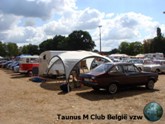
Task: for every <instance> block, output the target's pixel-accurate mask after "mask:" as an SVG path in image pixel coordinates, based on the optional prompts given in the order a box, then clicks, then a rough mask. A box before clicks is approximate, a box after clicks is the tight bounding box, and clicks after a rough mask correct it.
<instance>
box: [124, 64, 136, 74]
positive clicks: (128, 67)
mask: <svg viewBox="0 0 165 124" xmlns="http://www.w3.org/2000/svg"><path fill="white" fill-rule="evenodd" d="M123 68H124V72H126V73H131V72H139V70H138V69H137V68H136V67H135V66H134V65H124V66H123Z"/></svg>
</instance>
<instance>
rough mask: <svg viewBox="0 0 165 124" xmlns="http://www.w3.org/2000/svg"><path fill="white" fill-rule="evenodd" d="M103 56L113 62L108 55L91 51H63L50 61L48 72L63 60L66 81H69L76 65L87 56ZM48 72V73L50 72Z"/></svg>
mask: <svg viewBox="0 0 165 124" xmlns="http://www.w3.org/2000/svg"><path fill="white" fill-rule="evenodd" d="M96 57H98V58H103V59H106V60H107V61H109V62H112V61H111V59H109V58H108V57H105V56H102V55H100V54H97V53H94V52H89V51H67V52H64V53H61V54H59V55H56V56H54V58H53V59H52V60H54V62H53V61H50V65H49V66H48V67H49V68H48V72H49V70H50V69H51V68H52V67H53V66H54V65H56V62H59V60H60V61H61V62H62V64H63V66H64V73H65V75H66V81H68V79H69V76H70V73H71V71H72V69H73V68H74V66H76V65H77V64H78V63H79V62H80V61H81V60H84V59H87V58H96ZM89 60H90V63H92V59H89ZM87 65H88V66H89V64H87ZM48 72H47V73H48Z"/></svg>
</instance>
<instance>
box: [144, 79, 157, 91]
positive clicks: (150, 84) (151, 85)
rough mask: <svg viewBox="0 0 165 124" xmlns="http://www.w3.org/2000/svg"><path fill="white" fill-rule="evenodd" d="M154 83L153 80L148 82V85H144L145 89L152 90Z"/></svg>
mask: <svg viewBox="0 0 165 124" xmlns="http://www.w3.org/2000/svg"><path fill="white" fill-rule="evenodd" d="M154 85H155V82H154V81H153V80H149V81H148V83H147V84H146V88H147V89H149V90H153V89H154Z"/></svg>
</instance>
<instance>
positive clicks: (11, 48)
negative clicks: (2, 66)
mask: <svg viewBox="0 0 165 124" xmlns="http://www.w3.org/2000/svg"><path fill="white" fill-rule="evenodd" d="M6 53H7V56H9V57H12V56H17V55H18V53H19V52H18V46H17V44H16V43H11V42H9V43H7V44H6Z"/></svg>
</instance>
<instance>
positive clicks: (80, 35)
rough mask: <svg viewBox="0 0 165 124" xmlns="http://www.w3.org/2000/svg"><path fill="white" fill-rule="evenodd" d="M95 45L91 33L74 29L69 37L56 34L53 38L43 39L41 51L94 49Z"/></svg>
mask: <svg viewBox="0 0 165 124" xmlns="http://www.w3.org/2000/svg"><path fill="white" fill-rule="evenodd" d="M94 46H95V43H94V41H92V38H91V36H90V34H89V33H88V32H86V31H81V30H80V31H73V32H72V33H71V34H69V36H68V37H64V36H61V35H59V36H57V35H56V36H55V37H54V38H53V39H48V40H45V41H43V42H42V43H41V44H40V45H39V48H40V52H43V51H46V50H92V49H93V48H94Z"/></svg>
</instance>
